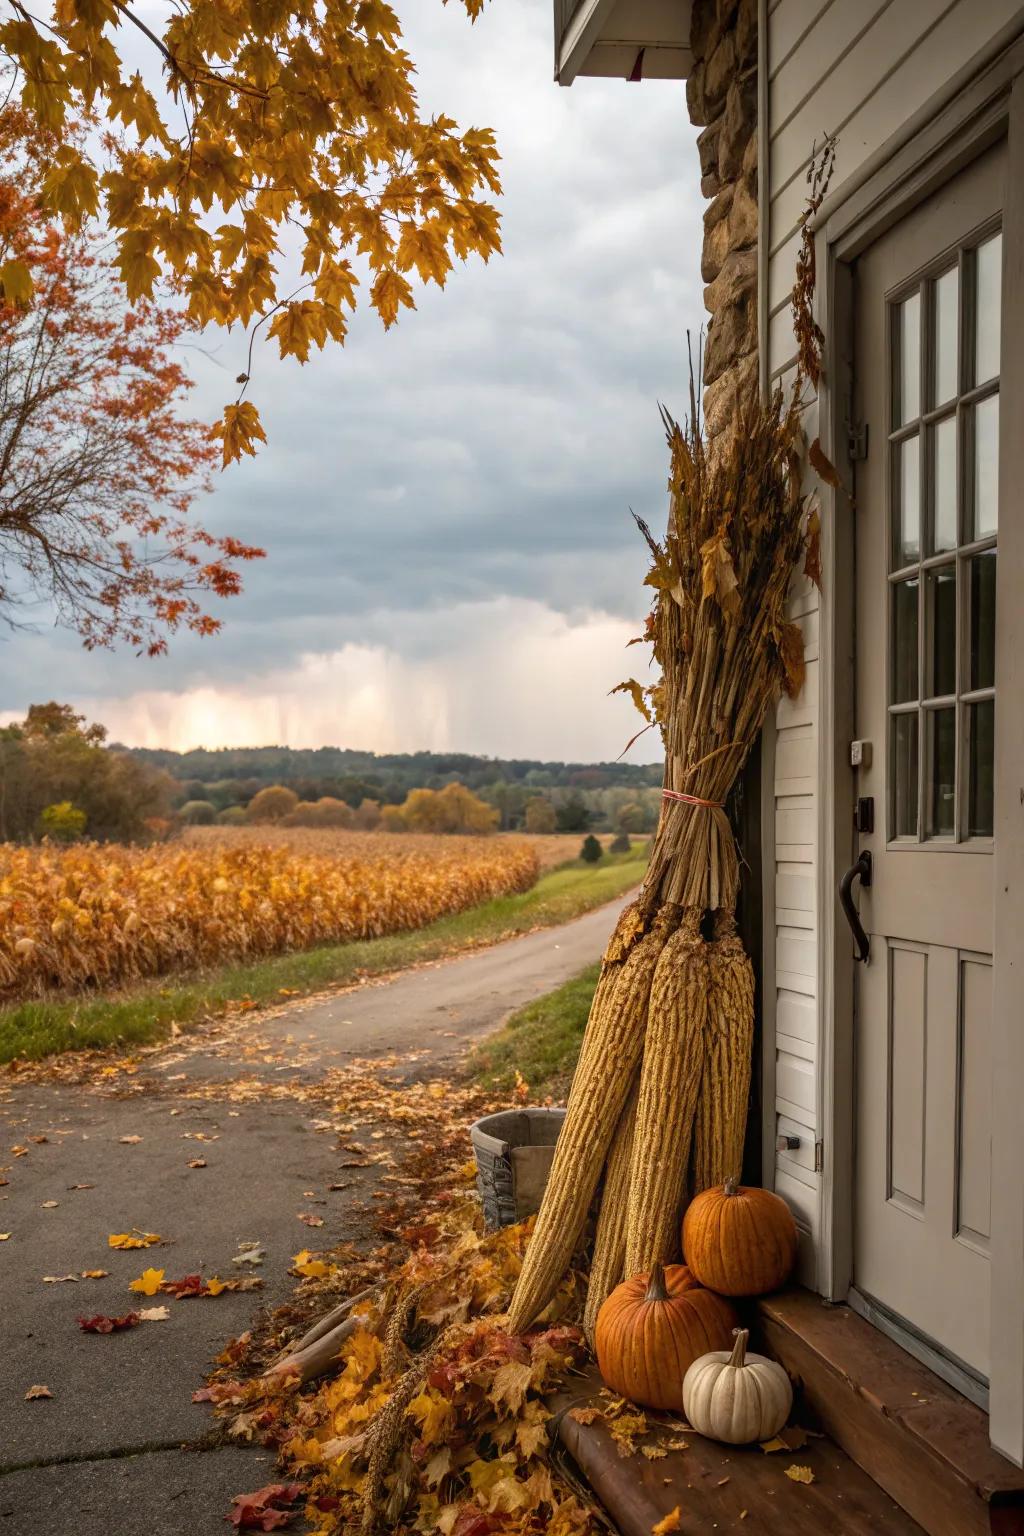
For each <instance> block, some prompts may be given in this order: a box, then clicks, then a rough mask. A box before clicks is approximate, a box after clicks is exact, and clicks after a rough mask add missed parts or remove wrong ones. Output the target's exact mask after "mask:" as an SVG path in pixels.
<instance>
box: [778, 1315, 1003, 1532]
mask: <svg viewBox="0 0 1024 1536" xmlns="http://www.w3.org/2000/svg"><path fill="white" fill-rule="evenodd" d="M758 1317H759V1324H760V1331H761V1334H762V1336H763V1341H764V1344H765V1347H766V1349H767V1351H768V1353H770V1354H773V1355H775V1356H776V1358H777V1359H779V1360H780V1361H781V1362H782V1363H783V1365H785V1367H786V1369H787V1370H788V1371H789V1373H790V1375H791V1376H793V1377H794V1378H795V1379H796V1380H797V1381H798V1382H799V1383H800V1385H801V1387H802V1390H803V1394H804V1397H805V1400H806V1401H807V1403H808V1404H809V1406H810V1407H811V1408H812V1409H813V1410H814V1412H815V1413H816V1414H817V1415H818V1416H819V1417H820V1419H821V1422H822V1425H823V1426H824V1428H825V1429H827V1430H828V1432H829V1434H830V1435H831V1436H832V1437H833V1438H834V1439H835V1440H836V1441H837V1443H838V1444H839V1445H841V1446H842V1447H843V1449H844V1450H845V1451H846V1452H847V1453H848V1454H849V1455H850V1456H852V1457H853V1459H854V1460H855V1461H856V1462H857V1463H858V1464H859V1465H860V1466H861V1467H863V1468H864V1469H865V1470H866V1471H868V1472H869V1473H870V1474H871V1476H872V1477H873V1478H874V1479H875V1481H876V1482H878V1483H879V1484H880V1485H881V1487H883V1488H884V1489H885V1490H886V1491H887V1492H888V1493H889V1494H891V1495H892V1497H893V1498H894V1499H896V1500H897V1501H898V1503H900V1504H901V1505H902V1506H903V1508H904V1509H906V1510H908V1511H909V1512H910V1513H911V1514H912V1515H913V1517H914V1518H915V1519H916V1520H917V1521H918V1522H919V1523H920V1525H921V1526H922V1527H923V1528H924V1529H925V1530H926V1531H928V1532H930V1533H931V1536H986V1533H991V1532H1000V1533H1002V1536H1011V1533H1013V1536H1017V1533H1024V1472H1022V1471H1021V1469H1020V1468H1019V1467H1015V1466H1013V1464H1012V1463H1011V1462H1009V1461H1007V1460H1005V1459H1004V1458H1003V1457H1002V1456H1000V1455H999V1454H998V1452H997V1451H994V1450H993V1449H992V1447H991V1445H990V1444H989V1438H988V1418H987V1415H986V1414H985V1413H984V1412H983V1411H982V1410H981V1409H980V1408H978V1407H976V1406H975V1405H974V1404H973V1403H970V1402H968V1400H967V1399H966V1398H965V1397H962V1396H961V1395H960V1394H959V1393H958V1392H956V1391H954V1389H953V1388H952V1387H950V1386H947V1385H946V1383H945V1382H944V1381H942V1380H940V1378H939V1377H937V1376H935V1375H934V1374H933V1373H932V1372H931V1371H929V1370H928V1368H927V1367H926V1366H924V1365H921V1364H919V1363H918V1362H917V1361H916V1360H914V1359H913V1358H912V1357H911V1356H910V1355H908V1354H907V1353H906V1351H905V1350H902V1349H900V1347H899V1346H898V1345H897V1344H895V1343H893V1342H892V1340H890V1339H888V1338H886V1337H885V1335H884V1334H882V1333H880V1332H879V1331H878V1329H877V1328H873V1327H872V1326H871V1324H870V1323H868V1322H866V1321H865V1320H864V1319H863V1318H861V1317H858V1316H857V1314H856V1313H854V1312H852V1311H851V1310H850V1308H849V1307H829V1306H826V1305H825V1304H824V1303H823V1302H822V1301H821V1300H820V1298H819V1297H817V1296H812V1295H811V1294H810V1292H807V1291H801V1290H796V1289H794V1290H790V1291H784V1292H782V1293H780V1294H779V1295H777V1296H770V1297H766V1298H764V1299H763V1300H761V1301H760V1302H759V1303H758Z"/></svg>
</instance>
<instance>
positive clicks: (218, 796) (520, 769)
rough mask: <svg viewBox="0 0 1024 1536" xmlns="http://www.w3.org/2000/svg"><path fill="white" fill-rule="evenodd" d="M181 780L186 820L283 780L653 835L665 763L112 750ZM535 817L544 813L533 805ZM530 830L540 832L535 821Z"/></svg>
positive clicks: (316, 797) (277, 750) (331, 751)
mask: <svg viewBox="0 0 1024 1536" xmlns="http://www.w3.org/2000/svg"><path fill="white" fill-rule="evenodd" d="M117 750H119V751H128V752H129V754H130V756H132V757H134V758H136V759H137V760H139V761H141V762H144V763H145V764H146V765H147V766H148V767H150V768H152V769H155V770H159V771H161V772H163V773H166V774H169V775H170V776H171V777H172V778H173V779H174V780H175V781H176V782H177V784H178V786H179V790H178V794H177V797H176V799H177V805H178V807H179V809H186V819H187V820H191V819H198V816H199V815H200V814H202V815H203V819H211V820H212V819H213V817H212V816H209V817H207V816H206V815H205V814H204V813H199V812H198V810H197V811H196V812H195V813H193V807H197V808H198V807H199V806H203V807H209V808H212V811H213V815H215V816H216V817H217V818H218V819H221V817H222V816H223V817H224V819H233V818H229V817H227V816H225V815H224V813H230V812H232V811H233V810H234V808H236V807H242V808H244V807H246V806H248V804H249V802H250V801H251V800H252V799H253V798H254V796H256V795H257V794H259V792H260V791H261V790H262V789H266V788H267V787H269V786H271V785H274V786H278V785H284V786H285V787H287V788H288V789H291V790H293V791H294V793H295V794H296V795H297V797H298V799H299V800H300V801H301V802H303V803H304V804H311V803H313V802H317V801H321V800H330V801H342V802H344V804H346V805H348V806H350V807H351V808H352V809H353V810H358V809H359V807H360V806H362V805H363V804H364V802H373V803H374V804H375V805H376V806H381V807H382V806H389V805H390V806H398V805H403V804H404V803H405V801H406V798H407V796H408V795H409V794H410V792H412V791H414V790H419V789H431V790H442V789H444V788H445V786H446V785H448V784H464V785H465V786H466V788H467V789H470V790H472V791H473V793H474V794H476V795H478V796H479V797H480V798H481V799H483V800H484V801H486V803H487V804H488V805H491V806H493V807H494V808H495V810H496V811H497V813H498V818H499V822H498V824H499V826H500V827H501V828H502V830H505V831H510V830H518V829H520V828H522V827H524V826H525V825H526V823H527V819H528V818H527V811H526V808H527V805H528V804H530V802H536V801H537V800H538V799H541V800H543V801H545V802H547V803H548V804H549V805H550V806H551V809H552V816H551V823H552V826H553V827H555V826H557V829H558V830H559V831H566V832H577V831H580V832H583V831H587V830H588V829H589V828H590V827H597V828H598V829H602V828H614V829H616V830H617V829H618V828H619V826H620V822H621V815H620V813H621V812H622V811H623V810H624V809H626V808H627V807H628V811H627V815H626V829H627V830H630V831H636V832H640V831H649V830H651V828H653V826H654V825H655V824H656V822H657V813H658V805H659V799H658V788H659V786H660V784H661V774H662V770H661V766H660V764H657V763H653V764H650V763H642V764H636V763H561V762H542V761H540V760H538V759H534V758H494V757H476V756H474V755H472V754H470V753H465V752H408V753H380V754H378V753H374V752H356V751H352V750H349V749H348V748H343V747H320V748H317V749H315V750H313V749H294V748H291V747H223V748H219V749H216V750H212V751H211V750H206V749H202V748H200V749H197V750H196V751H193V752H171V751H164V750H161V749H153V748H145V747H136V748H130V749H129V748H118V749H117ZM530 819H531V820H532V821H539V820H541V819H543V818H542V817H541V816H540V815H539V813H538V811H537V808H536V805H535V806H534V813H533V816H532V817H531V818H530ZM536 830H546V828H543V829H542V828H541V827H540V826H538V827H537V828H536Z"/></svg>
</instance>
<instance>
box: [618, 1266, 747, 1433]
mask: <svg viewBox="0 0 1024 1536" xmlns="http://www.w3.org/2000/svg"><path fill="white" fill-rule="evenodd" d="M735 1326H736V1314H735V1312H734V1311H733V1309H732V1307H731V1306H730V1305H729V1303H728V1302H727V1301H723V1300H722V1298H721V1296H715V1295H713V1294H712V1292H711V1291H706V1290H704V1288H703V1287H702V1286H700V1285H698V1284H697V1281H696V1280H695V1279H694V1278H693V1276H692V1275H691V1273H690V1271H689V1270H688V1269H687V1268H686V1266H685V1265H684V1264H670V1265H669V1266H668V1268H667V1269H666V1268H665V1267H664V1266H663V1265H661V1264H656V1265H655V1267H654V1269H653V1270H652V1271H651V1273H650V1276H647V1275H636V1276H634V1278H633V1279H632V1280H624V1281H623V1283H622V1284H621V1285H618V1286H616V1288H615V1290H614V1291H612V1293H611V1295H610V1296H609V1297H608V1299H607V1301H605V1303H604V1304H603V1306H602V1307H601V1310H600V1312H599V1313H598V1314H597V1325H596V1327H595V1329H594V1348H595V1351H596V1353H597V1363H598V1365H599V1367H600V1369H601V1375H602V1376H603V1377H604V1380H605V1384H606V1386H609V1387H611V1389H612V1391H613V1392H620V1393H621V1394H622V1396H623V1397H628V1398H630V1399H631V1400H632V1401H633V1402H634V1403H640V1404H642V1405H643V1406H644V1407H645V1408H674V1409H675V1410H676V1412H678V1413H681V1412H682V1409H683V1377H684V1376H685V1375H686V1373H687V1371H688V1370H689V1369H690V1366H691V1365H692V1364H693V1362H694V1361H695V1360H696V1359H698V1358H699V1356H701V1355H705V1354H708V1353H710V1351H711V1350H713V1349H728V1348H729V1347H730V1342H731V1339H732V1330H733V1329H734V1328H735Z"/></svg>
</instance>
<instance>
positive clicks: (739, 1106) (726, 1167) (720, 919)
mask: <svg viewBox="0 0 1024 1536" xmlns="http://www.w3.org/2000/svg"><path fill="white" fill-rule="evenodd" d="M707 948H708V971H709V977H710V990H709V994H708V1015H707V1035H706V1047H705V1055H704V1075H703V1079H702V1082H701V1087H700V1095H699V1098H698V1103H697V1116H696V1120H695V1123H694V1128H693V1187H694V1189H695V1190H701V1189H708V1188H710V1186H711V1185H712V1184H724V1183H725V1181H726V1179H739V1177H740V1174H741V1173H742V1171H743V1141H744V1137H745V1135H746V1129H747V1100H748V1098H749V1095H750V1060H751V1050H752V1047H753V1043H754V968H753V966H752V965H751V963H750V957H749V956H748V955H747V953H746V951H745V950H744V948H743V944H742V941H741V939H740V937H739V934H738V933H737V932H736V920H735V918H734V917H733V915H732V913H731V912H724V911H719V912H716V914H715V937H714V940H713V941H712V943H710V944H709V945H708V947H707Z"/></svg>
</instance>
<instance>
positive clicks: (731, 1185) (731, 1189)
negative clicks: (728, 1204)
mask: <svg viewBox="0 0 1024 1536" xmlns="http://www.w3.org/2000/svg"><path fill="white" fill-rule="evenodd" d="M738 1185H739V1180H738V1179H733V1178H728V1179H726V1181H725V1191H724V1193H725V1194H727V1195H734V1194H735V1193H736V1190H737V1187H738Z"/></svg>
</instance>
